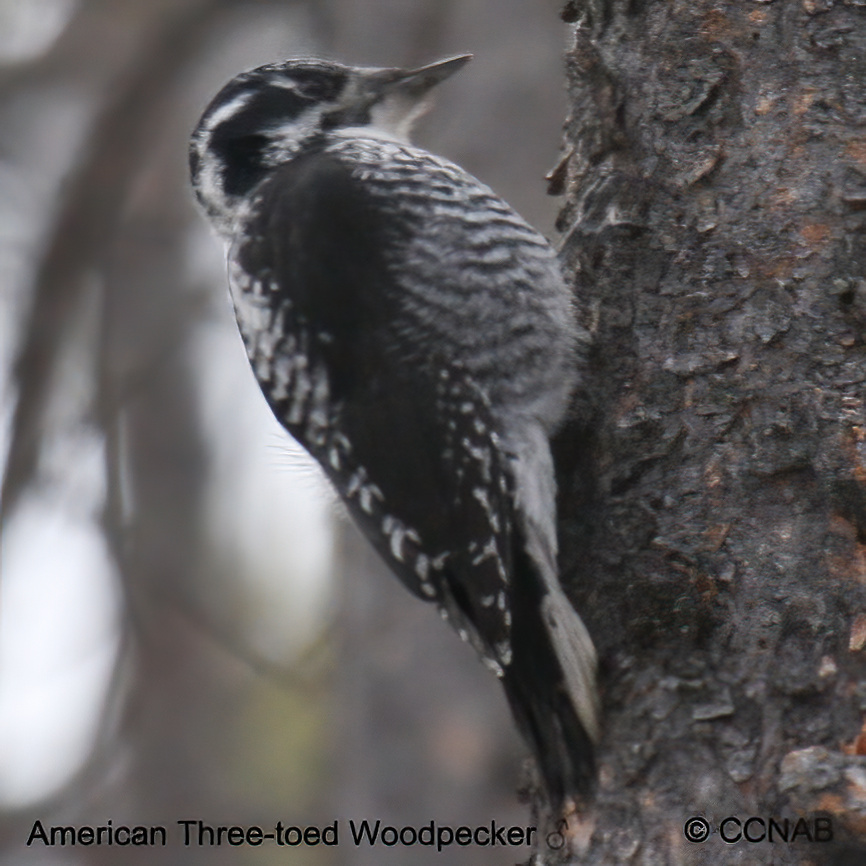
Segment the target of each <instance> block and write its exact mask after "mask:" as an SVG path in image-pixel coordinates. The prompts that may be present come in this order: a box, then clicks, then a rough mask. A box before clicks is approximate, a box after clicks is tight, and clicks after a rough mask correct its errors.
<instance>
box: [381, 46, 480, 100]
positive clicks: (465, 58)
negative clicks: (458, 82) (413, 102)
mask: <svg viewBox="0 0 866 866" xmlns="http://www.w3.org/2000/svg"><path fill="white" fill-rule="evenodd" d="M471 59H472V55H471V54H461V55H460V56H459V57H449V58H448V59H447V60H438V61H437V62H436V63H430V64H429V65H427V66H421V67H419V68H418V69H389V70H387V71H386V76H387V77H385V76H383V78H384V80H383V81H382V85H383V87H382V90H383V92H387V93H395V92H398V91H399V92H401V93H405V94H406V95H407V96H409V97H411V98H412V99H420V98H421V97H422V96H424V95H425V94H426V93H427V91H428V90H431V89H432V88H434V87H435V86H436V85H437V84H440V83H441V82H443V81H444V80H445V79H446V78H450V77H451V76H452V75H453V74H454V73H455V72H457V71H458V70H459V69H462V68H463V67H464V66H465V65H466V64H467V63H468V62H469V61H470V60H471Z"/></svg>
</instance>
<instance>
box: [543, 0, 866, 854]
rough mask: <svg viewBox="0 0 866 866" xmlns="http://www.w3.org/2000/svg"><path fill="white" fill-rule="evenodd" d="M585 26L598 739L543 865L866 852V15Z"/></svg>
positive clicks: (581, 470)
mask: <svg viewBox="0 0 866 866" xmlns="http://www.w3.org/2000/svg"><path fill="white" fill-rule="evenodd" d="M563 17H564V18H565V19H566V20H569V21H571V22H574V42H573V44H572V46H571V47H570V49H569V55H568V72H569V88H570V98H571V106H572V112H571V117H570V119H569V122H568V124H567V130H566V135H567V139H568V145H569V158H568V160H567V161H566V162H564V163H563V165H562V166H561V168H560V170H559V171H558V172H557V173H556V175H555V182H556V183H558V184H559V186H560V187H562V189H563V190H564V191H565V192H566V194H567V200H566V205H565V207H564V209H563V212H562V214H561V217H560V226H559V227H560V230H561V231H562V232H563V235H564V237H565V241H564V246H563V257H564V261H565V262H566V266H567V269H568V273H569V274H570V276H571V279H572V280H573V283H574V285H575V289H576V293H577V296H578V298H579V302H580V305H581V310H582V314H583V316H584V317H585V321H586V323H587V326H588V327H589V329H590V331H591V333H592V336H593V346H594V348H593V351H592V356H591V359H590V367H589V370H588V373H587V380H586V394H585V396H584V397H583V398H582V401H581V402H582V405H581V406H580V407H578V409H579V411H578V412H577V414H578V415H579V416H580V418H579V420H575V422H574V423H573V424H572V425H571V426H570V428H569V429H568V430H566V431H564V433H563V435H562V437H561V442H559V443H558V448H557V450H558V452H559V455H560V457H561V461H560V462H561V470H562V472H561V488H562V489H561V493H562V496H561V498H562V505H561V508H562V515H561V516H562V523H563V528H562V547H563V556H562V562H563V571H564V575H565V577H564V580H565V582H566V585H567V587H568V589H569V591H570V592H571V594H572V598H573V599H574V601H575V603H576V606H577V608H578V610H579V611H580V612H581V614H582V615H583V617H584V618H585V620H586V622H587V625H588V627H589V629H590V631H591V632H592V634H593V636H594V638H595V641H596V644H597V647H598V650H599V657H600V687H601V691H602V699H603V705H604V725H603V728H604V736H603V741H602V743H601V745H600V748H599V781H598V785H597V793H596V797H595V800H594V803H592V804H590V805H589V806H588V807H587V808H586V809H585V810H583V811H581V813H580V814H579V815H578V816H570V817H569V818H568V825H567V827H565V825H563V829H564V838H565V841H566V843H567V844H566V845H565V846H564V847H561V848H557V850H556V851H553V850H550V846H548V849H546V850H545V849H543V850H542V851H541V852H540V853H541V855H542V859H543V861H544V862H545V863H558V862H568V863H576V864H577V863H580V864H583V863H592V864H594V866H601V864H611V866H614V864H615V866H623V864H631V863H634V864H693V863H701V864H726V866H727V864H739V863H743V864H745V863H757V862H760V863H773V864H789V863H790V864H801V863H802V864H805V863H814V864H843V863H844V864H848V863H851V864H854V863H857V864H861V863H864V862H866V758H864V757H862V755H864V754H866V725H864V711H866V664H864V659H866V656H864V646H866V588H864V586H866V410H864V393H866V356H864V332H866V327H864V326H866V279H864V276H866V231H864V228H866V222H864V216H866V8H864V2H863V0H845V2H841V0H802V2H793V0H790V2H784V0H776V2H771V0H770V2H740V3H723V2H721V0H689V2H688V3H684V2H677V0H674V2H666V3H644V2H641V0H631V2H615V0H596V2H586V3H583V2H572V3H569V4H568V6H567V7H566V9H565V11H564V13H563ZM587 419H589V423H587ZM693 817H700V818H703V819H705V820H706V821H707V822H708V826H709V832H710V835H709V837H708V838H707V839H706V841H703V842H698V841H689V838H688V833H691V834H692V835H693V837H694V838H695V839H697V838H699V837H700V836H701V833H702V825H701V824H700V823H694V822H693V823H691V824H688V833H687V832H685V828H686V825H687V823H688V822H689V819H690V818H693ZM752 817H754V818H755V819H757V820H754V821H752V822H749V823H747V822H748V819H750V818H752ZM725 819H730V820H727V821H726V820H725ZM771 819H773V820H774V821H775V824H773V823H771ZM798 819H803V820H802V821H800V822H799V823H798ZM786 821H787V824H786V823H785V822H786ZM704 829H705V828H704ZM786 835H787V837H788V841H787V842H786V841H785V838H784V837H785V836H786ZM770 837H772V839H771V838H770ZM830 837H832V838H830ZM750 839H751V840H758V841H750Z"/></svg>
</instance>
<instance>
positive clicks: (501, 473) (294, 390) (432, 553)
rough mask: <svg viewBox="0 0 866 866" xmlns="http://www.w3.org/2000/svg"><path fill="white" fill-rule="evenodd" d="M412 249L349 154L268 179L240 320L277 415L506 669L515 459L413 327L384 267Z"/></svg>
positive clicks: (255, 216) (454, 373)
mask: <svg viewBox="0 0 866 866" xmlns="http://www.w3.org/2000/svg"><path fill="white" fill-rule="evenodd" d="M335 239H339V243H336V244H335V243H334V240H335ZM408 240H409V238H408V237H407V236H406V229H405V226H401V225H400V222H399V219H398V218H395V217H392V216H390V215H387V214H383V213H382V211H381V209H380V208H378V207H377V205H376V203H375V201H374V200H371V199H370V197H369V195H368V194H367V192H366V190H365V189H364V185H363V183H362V182H360V181H359V179H358V178H357V176H356V175H354V174H353V172H352V170H351V168H350V167H348V166H346V165H345V164H343V163H342V162H341V161H340V160H339V158H337V157H335V156H333V155H331V154H328V153H326V152H318V153H315V154H312V155H310V156H304V157H301V158H299V159H297V160H295V161H294V162H292V163H290V164H288V165H286V166H285V167H283V168H281V169H280V170H279V171H277V172H276V173H275V174H274V176H273V178H272V179H271V180H269V181H268V182H266V183H265V184H264V185H263V187H262V188H261V190H260V191H259V194H258V195H257V196H256V198H255V200H254V202H253V206H252V210H251V213H250V215H249V217H248V219H247V222H246V228H245V231H244V233H243V239H242V240H241V241H240V242H239V243H238V244H236V246H235V248H234V249H233V250H232V253H231V262H232V266H231V279H232V284H233V291H234V297H235V305H236V311H237V316H238V320H239V323H240V327H241V332H242V335H243V337H244V340H245V343H246V345H247V350H248V353H249V357H250V361H251V363H252V366H253V370H254V371H255V374H256V377H257V379H258V381H259V384H260V386H261V388H262V391H263V392H264V395H265V397H266V398H267V400H268V402H269V403H270V405H271V408H272V409H273V411H274V413H275V415H276V417H277V418H278V419H279V420H280V421H281V423H282V424H283V425H284V426H285V427H286V429H287V430H288V431H289V432H290V433H291V434H292V435H293V436H294V437H295V438H296V439H298V441H299V442H301V444H303V445H304V446H305V447H306V448H307V450H308V451H309V452H310V453H311V454H312V455H313V456H314V457H315V458H316V459H317V460H318V461H319V463H320V464H321V465H322V467H323V468H324V470H325V472H326V473H327V475H328V477H329V478H330V480H331V481H332V483H333V484H334V486H335V487H336V489H337V491H338V492H339V494H340V496H341V498H342V499H343V500H344V501H345V503H346V504H347V506H348V507H349V510H350V512H351V514H352V516H353V517H354V519H355V520H356V521H357V523H358V525H359V526H360V527H361V529H362V530H363V531H364V533H365V534H366V536H367V537H368V538H369V539H370V541H371V542H372V543H373V544H374V546H375V547H376V549H377V550H378V551H379V552H380V554H381V555H382V556H383V557H384V558H385V560H386V561H387V562H388V564H389V566H390V567H391V569H392V570H393V571H394V572H395V573H396V574H397V575H398V576H399V577H400V578H401V580H402V581H403V582H404V583H405V584H406V586H407V587H408V588H409V589H410V590H411V591H412V592H413V593H415V594H416V595H417V596H419V597H420V598H423V599H425V600H427V601H433V602H435V603H436V604H438V605H439V606H440V608H441V609H442V610H443V611H444V612H445V613H446V614H447V616H448V618H449V620H450V621H451V622H452V623H453V624H454V626H455V628H457V629H458V631H460V632H461V634H462V635H463V636H464V637H465V638H466V639H468V640H470V641H471V642H472V643H473V645H474V646H475V647H476V649H478V651H479V652H480V653H481V654H482V657H483V658H484V659H485V660H486V661H487V662H488V664H489V665H490V666H491V667H493V668H494V669H496V670H497V671H498V672H500V673H501V672H502V670H503V668H504V666H505V665H507V664H508V663H509V661H510V659H511V649H510V642H509V634H510V617H511V613H510V606H509V604H508V594H509V586H508V578H509V573H510V555H511V550H510V532H511V524H512V517H511V505H510V498H509V496H508V480H507V474H506V473H507V468H506V466H505V458H504V456H503V454H502V452H501V449H500V446H499V443H498V441H497V434H496V431H495V425H494V420H493V417H492V414H491V410H490V405H489V400H488V399H487V397H486V395H485V394H484V392H483V391H482V390H481V388H479V387H478V386H477V385H476V384H475V383H474V382H473V381H472V378H471V375H470V374H469V373H467V371H466V370H465V369H463V368H462V366H461V365H460V364H459V363H455V361H454V359H453V358H445V357H442V355H441V354H440V355H437V354H436V353H435V352H434V353H431V352H430V351H429V349H427V350H425V349H424V347H423V345H422V344H423V342H424V341H423V340H421V339H420V338H419V339H415V335H413V334H412V333H410V332H409V331H408V330H407V327H408V326H407V323H406V317H405V311H404V303H403V291H404V290H403V287H402V286H400V285H399V284H398V283H397V282H396V281H395V280H394V276H393V271H392V269H390V268H389V267H388V266H387V264H386V261H385V260H384V259H386V257H387V255H388V250H389V247H390V246H391V245H392V244H395V243H400V242H401V241H402V242H404V243H405V242H406V241H408ZM401 330H406V331H407V332H406V333H401Z"/></svg>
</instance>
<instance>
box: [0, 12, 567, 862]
mask: <svg viewBox="0 0 866 866" xmlns="http://www.w3.org/2000/svg"><path fill="white" fill-rule="evenodd" d="M558 11H559V3H558V2H557V0H529V2H527V0H306V2H304V0H298V2H289V0H280V2H277V0H270V2H268V0H258V2H250V0H246V2H241V0H148V2H146V3H143V2H140V0H0V461H2V466H3V467H4V470H3V471H4V486H3V498H2V502H0V519H2V523H0V531H2V560H0V563H2V579H0V864H2V866H8V864H15V866H17V864H39V866H55V864H56V866H73V864H91V863H94V864H103V863H104V864H124V863H138V862H148V863H158V864H163V863H164V864H173V863H178V864H198V863H207V864H215V866H218V864H222V863H231V864H262V866H265V864H271V863H273V864H277V863H287V862H288V863H292V864H301V866H304V864H342V863H345V864H366V863H377V864H380V863H395V864H399V863H406V862H409V861H411V862H412V863H421V864H423V863H425V862H437V863H442V862H448V863H455V864H487V863H491V864H492V863H513V862H516V861H517V860H518V859H520V856H519V855H520V850H516V851H515V852H514V855H513V856H511V854H512V851H503V850H502V849H483V848H465V849H455V850H454V851H451V852H449V853H448V854H447V855H437V854H436V852H435V851H433V852H429V851H428V850H427V849H418V848H413V849H411V850H410V851H407V850H406V849H400V848H399V847H397V848H393V849H383V848H381V847H380V848H375V849H365V848H355V847H353V846H351V845H350V844H347V841H346V839H345V837H346V836H348V833H347V828H346V827H345V826H343V827H342V828H341V843H342V844H341V845H340V846H339V847H328V848H324V847H321V846H319V847H299V848H277V847H275V846H273V845H264V846H262V847H260V848H256V847H242V848H226V847H225V846H223V847H220V848H204V849H199V848H195V847H192V848H183V847H182V845H181V843H180V841H179V840H180V838H181V837H180V831H179V828H178V827H177V825H176V822H177V821H178V820H186V819H193V820H197V819H202V820H204V821H206V822H208V823H210V824H214V825H217V824H239V825H249V824H258V825H261V826H268V825H272V824H274V823H275V822H276V821H277V820H281V821H282V822H283V824H284V825H299V826H302V827H303V826H307V825H324V824H329V823H332V822H333V821H334V820H335V819H340V821H341V825H345V822H346V821H347V820H348V819H349V818H354V819H356V820H359V819H363V818H367V819H372V820H376V819H380V820H382V822H383V823H384V824H392V825H396V826H397V827H400V826H403V825H405V824H415V825H417V824H421V823H427V822H429V821H430V820H435V821H437V822H438V823H442V824H452V825H459V824H468V825H474V824H483V823H489V822H490V821H491V820H492V819H495V820H497V821H498V822H500V823H506V824H512V823H513V824H526V823H529V817H530V816H529V815H528V814H527V811H526V808H525V807H523V806H521V805H520V804H519V803H518V801H517V797H516V795H515V790H516V788H517V787H518V786H519V784H520V780H521V772H522V771H521V765H522V762H523V759H524V755H525V752H524V749H523V748H522V746H521V744H520V743H519V742H518V740H517V737H516V735H515V734H514V732H513V730H512V727H511V721H510V717H509V714H508V711H507V708H506V704H505V701H504V698H503V696H502V695H501V694H500V688H499V685H498V683H497V682H496V680H495V678H494V677H492V676H491V675H490V674H489V673H488V672H487V671H486V670H485V669H484V668H483V667H482V666H481V665H480V664H479V663H478V662H477V660H476V658H475V656H474V653H473V652H472V650H471V649H469V648H468V647H467V646H465V645H463V644H462V643H461V642H460V641H459V640H458V639H457V638H456V637H455V636H454V635H453V633H452V632H451V631H450V629H449V628H448V627H447V626H446V625H444V624H443V623H442V622H441V621H440V620H439V617H438V616H437V615H436V611H435V610H434V609H433V608H432V607H428V606H426V605H422V604H420V603H419V602H418V601H416V600H415V599H413V598H412V597H411V596H410V595H409V594H408V593H407V592H406V591H405V590H404V589H402V587H400V586H399V584H398V583H397V581H396V580H395V579H394V578H393V577H392V576H391V575H390V574H387V573H385V572H384V570H383V568H382V566H381V565H380V563H379V562H378V560H377V559H376V557H375V555H374V554H373V553H371V552H370V551H369V550H368V548H367V547H366V545H365V544H364V543H363V542H362V541H361V540H360V539H359V537H358V536H357V535H356V533H355V532H354V530H353V529H352V528H351V527H350V526H348V524H347V523H346V521H345V519H344V516H343V514H342V513H341V511H340V509H339V507H338V506H337V505H336V504H335V502H334V500H333V497H332V495H331V494H330V493H329V491H328V489H327V487H326V485H325V484H324V482H323V480H322V478H321V476H320V474H319V472H318V470H317V468H316V467H315V466H314V465H312V464H311V462H310V461H309V459H308V458H307V457H306V456H305V455H304V453H303V452H302V451H301V450H300V449H299V448H298V447H297V446H296V445H295V444H294V443H293V442H292V441H291V440H290V439H289V438H288V437H287V436H286V435H285V434H284V433H283V432H282V431H281V429H280V428H279V426H278V425H277V424H276V422H275V421H274V420H273V419H272V418H271V417H270V414H269V411H268V410H267V407H266V405H265V403H264V400H263V398H262V397H261V396H260V394H259V390H258V387H257V385H256V384H255V381H254V379H253V377H252V374H251V373H250V371H249V369H248V367H247V361H246V356H245V354H244V350H243V348H242V345H241V342H240V338H239V336H238V334H237V331H236V328H235V325H234V321H233V318H232V313H231V308H230V304H229V300H228V293H227V288H226V280H225V265H224V259H223V253H222V249H221V245H220V244H219V243H218V242H217V240H216V239H215V237H213V236H212V235H211V234H210V232H209V230H208V229H207V227H206V226H205V224H204V221H203V220H202V219H201V218H200V217H199V215H198V214H197V213H196V212H195V210H194V208H193V204H192V195H191V193H190V190H189V187H188V181H187V174H186V172H187V168H186V142H187V138H188V135H189V132H190V130H191V129H192V127H193V126H194V124H195V122H196V120H197V118H198V116H199V114H200V113H201V111H202V110H203V108H204V106H205V105H206V103H207V102H208V101H209V99H210V98H211V97H212V96H213V95H214V94H215V93H216V91H217V90H218V89H219V88H220V87H221V86H222V84H223V83H225V81H226V80H228V79H229V78H231V77H232V76H233V75H235V74H236V73H237V72H239V71H241V70H243V69H245V68H249V67H252V66H256V65H259V64H262V63H265V62H271V61H274V60H276V59H280V58H285V57H290V56H293V55H319V56H328V57H333V58H336V59H340V60H343V61H346V62H350V63H359V64H366V65H376V66H385V65H419V64H422V63H426V62H430V61H432V60H435V59H439V58H441V57H444V56H448V55H451V54H457V53H464V52H471V53H473V54H474V55H475V59H474V61H473V62H472V63H471V64H470V65H469V66H468V67H467V68H466V69H465V70H463V71H462V72H461V73H460V75H459V76H458V77H457V78H455V79H452V80H450V81H449V82H448V83H447V84H445V85H443V87H442V88H441V90H440V92H439V93H438V94H437V97H438V99H437V104H436V107H435V108H434V110H433V112H432V113H431V114H430V115H429V116H428V117H427V118H425V119H424V121H422V124H421V126H420V128H419V130H418V133H417V135H416V140H418V141H419V142H420V143H421V144H422V145H424V146H426V147H428V148H429V149H431V150H433V151H435V152H438V153H441V154H443V155H445V156H448V157H450V158H452V159H454V160H455V161H457V162H459V163H460V164H462V165H463V166H464V167H466V168H467V169H468V170H469V171H471V172H472V173H474V174H475V175H477V176H478V177H480V178H481V179H482V180H484V181H485V182H487V183H489V184H490V185H491V186H492V187H493V188H494V189H496V190H497V191H498V192H499V193H500V194H501V195H503V197H505V198H506V199H507V200H508V201H510V202H511V203H512V204H513V205H514V206H515V207H516V208H517V209H518V210H519V211H520V212H522V213H523V215H524V216H525V217H526V218H527V219H529V221H530V222H532V223H534V224H535V225H537V226H538V227H539V228H541V229H542V230H543V231H545V232H547V233H548V235H550V232H551V227H552V225H553V219H554V215H555V211H556V205H557V203H556V200H554V199H550V198H548V197H547V196H546V195H545V183H544V180H543V176H544V174H545V173H546V172H547V171H548V170H549V169H550V168H551V167H552V166H553V165H554V164H555V163H556V162H557V159H558V148H559V140H560V126H561V122H562V118H563V117H564V113H565V104H564V102H565V101H564V94H563V75H562V68H561V54H562V49H563V43H564V39H565V36H566V32H567V31H566V28H565V26H564V25H563V24H562V22H561V21H560V20H559V17H558ZM37 819H38V820H41V821H42V822H43V824H44V825H45V826H46V827H49V826H51V825H76V826H78V825H94V826H98V825H101V824H106V822H107V821H108V820H109V819H111V821H112V822H113V824H114V825H115V826H118V825H128V826H134V825H154V824H157V825H159V824H161V825H165V826H167V827H168V828H169V833H170V838H169V845H168V846H167V847H165V848H156V849H147V848H145V849H142V850H141V851H136V850H134V849H132V848H120V847H107V846H99V847H97V846H91V847H83V846H75V847H69V846H67V847H53V848H52V847H45V846H44V845H40V844H38V843H37V844H35V845H33V846H31V847H29V848H28V847H26V845H25V842H26V840H27V837H28V835H29V833H30V831H31V828H32V827H33V824H34V821H36V820H37ZM526 856H527V855H526V853H524V854H523V857H524V858H525V857H526ZM509 857H510V859H509ZM443 858H444V859H443Z"/></svg>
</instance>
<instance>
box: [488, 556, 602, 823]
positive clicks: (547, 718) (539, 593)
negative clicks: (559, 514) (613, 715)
mask: <svg viewBox="0 0 866 866" xmlns="http://www.w3.org/2000/svg"><path fill="white" fill-rule="evenodd" d="M519 547H521V545H520V543H519V541H518V543H517V544H515V551H514V566H515V567H514V584H513V588H512V589H513V594H514V595H513V607H512V610H513V612H514V614H513V622H512V631H511V645H512V650H513V656H512V661H511V664H510V665H508V667H507V668H506V670H505V675H504V677H503V685H504V687H505V693H506V695H507V697H508V702H509V704H510V705H511V711H512V713H513V714H514V718H515V721H516V722H517V726H518V729H519V730H520V732H521V733H522V735H523V737H524V739H525V740H526V742H527V744H528V745H529V747H530V748H531V750H532V752H533V754H534V756H535V759H536V762H537V764H538V769H539V771H540V773H541V776H542V778H543V779H544V783H545V788H546V789H547V793H548V796H549V798H550V800H551V803H552V805H553V806H554V807H555V808H558V807H560V806H561V805H562V803H563V801H564V800H565V799H566V798H582V797H585V796H586V795H587V794H589V792H590V790H591V788H592V784H593V781H594V778H595V757H594V745H595V742H596V741H597V740H598V735H599V722H598V697H597V691H596V684H595V673H596V655H595V648H594V647H593V644H592V639H591V638H590V636H589V633H588V632H587V630H586V627H585V626H584V624H583V622H582V620H581V619H580V617H579V616H578V615H577V613H576V612H575V610H574V608H573V607H572V606H571V604H570V602H569V601H568V599H567V598H566V596H565V593H563V591H562V588H561V587H560V585H559V580H558V578H557V576H556V573H555V570H554V568H553V566H552V564H548V563H547V562H546V561H545V560H546V558H545V557H538V558H536V557H534V556H533V557H530V555H529V554H528V553H527V551H526V550H525V549H517V548H519Z"/></svg>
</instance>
